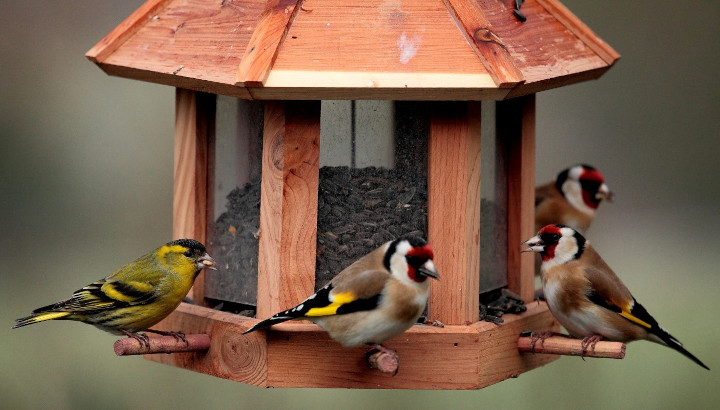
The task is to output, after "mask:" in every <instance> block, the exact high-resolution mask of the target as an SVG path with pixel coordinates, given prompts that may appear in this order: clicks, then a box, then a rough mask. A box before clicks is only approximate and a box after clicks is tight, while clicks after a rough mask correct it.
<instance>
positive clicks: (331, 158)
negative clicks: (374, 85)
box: [315, 101, 430, 289]
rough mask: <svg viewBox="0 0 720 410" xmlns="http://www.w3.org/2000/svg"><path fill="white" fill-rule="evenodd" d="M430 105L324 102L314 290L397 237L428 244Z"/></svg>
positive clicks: (321, 121) (385, 102) (378, 102)
mask: <svg viewBox="0 0 720 410" xmlns="http://www.w3.org/2000/svg"><path fill="white" fill-rule="evenodd" d="M423 109H424V105H422V104H418V103H405V102H393V101H323V102H322V105H321V114H320V181H319V183H320V186H319V189H318V224H317V260H316V278H315V287H316V288H318V289H319V288H321V287H322V286H324V285H325V284H326V283H327V282H328V281H329V280H330V279H332V278H333V277H334V276H335V275H336V274H337V273H339V272H340V271H342V270H343V269H344V268H345V267H347V266H349V265H350V264H351V263H352V262H354V261H355V260H357V259H359V258H360V257H362V256H363V255H365V254H367V253H369V252H370V251H372V250H374V249H376V248H378V247H379V246H381V245H382V244H383V243H385V242H387V241H390V240H393V239H394V238H396V237H398V236H401V235H405V234H413V235H418V236H421V237H423V238H426V237H427V135H428V131H429V118H430V116H429V113H428V112H427V110H424V111H425V112H422V111H423Z"/></svg>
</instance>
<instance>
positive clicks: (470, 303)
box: [428, 102, 480, 325]
mask: <svg viewBox="0 0 720 410" xmlns="http://www.w3.org/2000/svg"><path fill="white" fill-rule="evenodd" d="M428 239H429V242H430V244H431V246H432V247H433V249H434V251H435V264H436V266H437V268H438V271H439V272H440V280H439V281H433V283H432V285H431V286H432V287H431V291H430V307H429V318H430V319H433V320H439V321H441V322H443V323H445V324H451V325H464V324H469V323H473V322H477V321H478V317H479V308H480V307H479V289H480V102H469V103H468V102H438V103H433V106H432V114H431V119H430V136H429V143H428Z"/></svg>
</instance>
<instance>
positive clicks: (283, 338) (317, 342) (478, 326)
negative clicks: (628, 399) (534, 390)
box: [145, 302, 560, 389]
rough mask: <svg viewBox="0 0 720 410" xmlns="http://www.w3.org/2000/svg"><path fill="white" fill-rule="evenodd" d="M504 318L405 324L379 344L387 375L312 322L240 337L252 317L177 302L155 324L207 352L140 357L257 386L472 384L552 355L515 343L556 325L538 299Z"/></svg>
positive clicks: (453, 386) (544, 360)
mask: <svg viewBox="0 0 720 410" xmlns="http://www.w3.org/2000/svg"><path fill="white" fill-rule="evenodd" d="M504 318H505V323H503V324H501V325H499V326H498V325H495V324H492V323H488V322H477V323H474V324H472V325H470V326H446V327H444V328H439V327H434V326H425V325H415V326H413V327H412V328H410V329H409V330H408V331H406V332H405V333H403V334H401V335H398V336H396V337H395V338H393V339H391V340H389V341H387V342H386V343H385V345H386V346H387V347H388V348H390V349H393V350H395V351H396V352H397V354H398V356H399V357H400V365H399V370H398V373H397V375H395V376H393V375H392V374H384V373H381V372H380V371H378V370H374V369H371V368H370V367H369V366H368V363H367V360H366V357H365V353H366V351H367V348H344V347H342V346H341V345H340V344H338V343H336V342H335V341H333V340H331V339H330V338H329V337H328V336H327V334H326V333H325V332H324V331H323V330H322V329H321V328H320V327H318V326H316V325H314V324H308V323H298V322H286V323H282V324H280V325H276V326H273V327H272V330H267V331H257V332H253V333H250V334H248V335H242V332H243V331H245V330H246V329H248V328H249V327H250V326H251V325H252V324H254V323H256V322H257V320H255V319H250V318H246V317H243V316H239V315H235V314H231V313H226V312H220V311H215V310H211V309H208V308H203V307H199V306H195V305H188V304H185V303H183V304H181V305H180V307H179V308H178V309H177V310H176V311H175V312H173V313H172V314H171V315H170V316H168V317H167V318H165V320H163V321H162V322H160V323H159V324H158V325H157V326H155V328H157V329H160V330H183V331H185V332H187V333H206V334H208V335H209V336H210V339H211V345H210V349H209V350H208V351H207V352H206V353H200V352H195V353H174V354H170V355H146V356H145V358H147V359H150V360H153V361H157V362H160V363H165V364H169V365H173V366H178V367H183V368H186V369H189V370H193V371H198V372H202V373H206V374H209V375H212V376H216V377H222V378H226V379H231V380H235V381H239V382H242V383H247V384H252V385H256V386H263V387H329V388H382V389H478V388H482V387H485V386H489V385H491V384H494V383H497V382H499V381H502V380H504V379H507V378H509V377H516V376H517V375H519V374H521V373H523V372H526V371H528V370H531V369H533V368H535V367H538V366H542V365H544V364H546V363H548V362H550V361H552V360H555V359H557V357H558V356H554V355H544V354H543V355H540V354H538V355H532V354H521V353H519V352H518V348H517V346H518V338H519V335H520V333H521V332H522V331H524V330H532V331H545V330H553V331H559V330H560V327H559V325H558V324H557V322H556V321H555V320H554V319H553V317H552V315H551V314H550V311H549V310H548V309H547V305H546V304H545V303H540V302H533V303H532V304H530V305H529V306H528V311H527V312H525V313H523V314H521V315H506V316H504Z"/></svg>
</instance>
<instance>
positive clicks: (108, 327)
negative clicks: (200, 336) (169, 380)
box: [13, 239, 215, 348]
mask: <svg viewBox="0 0 720 410" xmlns="http://www.w3.org/2000/svg"><path fill="white" fill-rule="evenodd" d="M214 265H215V261H214V260H213V259H212V258H211V257H210V255H208V254H207V252H206V251H205V246H203V244H201V243H200V242H198V241H196V240H193V239H178V240H176V241H172V242H169V243H167V244H165V245H163V246H161V247H159V248H157V249H155V250H154V251H152V252H150V253H148V254H146V255H143V256H141V257H140V258H138V259H137V260H135V261H134V262H131V263H130V264H128V265H126V266H124V267H122V268H120V269H118V270H117V271H115V272H114V273H113V274H112V275H110V276H108V277H106V278H105V279H100V280H98V281H96V282H93V283H91V284H89V285H87V286H85V287H84V288H82V289H79V290H77V291H75V292H74V293H73V295H72V297H71V298H70V299H67V300H64V301H61V302H58V303H54V304H52V305H48V306H45V307H41V308H38V309H35V310H33V311H32V314H31V315H30V316H28V317H24V318H21V319H17V320H16V321H15V325H14V326H13V329H15V328H18V327H22V326H27V325H30V324H33V323H38V322H43V321H45V320H52V319H59V320H77V321H79V322H84V323H89V324H91V325H95V326H97V327H98V328H100V329H102V330H105V331H108V332H110V333H113V334H125V335H126V336H128V337H132V338H134V339H136V340H137V341H138V342H139V343H141V344H144V345H145V346H146V347H148V348H149V347H150V345H149V339H148V337H147V335H145V334H139V333H137V332H140V331H145V332H151V333H157V334H161V335H170V336H175V337H176V338H178V339H183V340H184V339H185V336H184V334H183V333H182V332H165V331H160V330H152V329H150V327H151V326H153V325H155V324H156V323H158V322H159V321H161V320H162V319H164V318H165V317H166V316H168V315H169V314H170V313H172V311H173V310H175V308H177V307H178V305H179V304H180V302H182V300H183V298H184V297H185V295H187V293H188V292H189V291H190V288H191V287H192V285H193V282H194V281H195V278H196V277H197V275H198V274H199V273H200V271H201V270H202V269H204V268H209V269H215V266H214Z"/></svg>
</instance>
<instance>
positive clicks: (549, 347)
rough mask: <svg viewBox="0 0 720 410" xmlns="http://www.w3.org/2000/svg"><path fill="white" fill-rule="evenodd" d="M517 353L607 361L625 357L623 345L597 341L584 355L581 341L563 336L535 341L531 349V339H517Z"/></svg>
mask: <svg viewBox="0 0 720 410" xmlns="http://www.w3.org/2000/svg"><path fill="white" fill-rule="evenodd" d="M518 351H519V352H521V353H544V354H560V355H566V356H583V357H602V358H607V359H622V358H624V357H625V343H621V342H606V341H599V342H597V343H596V344H595V346H592V345H591V346H589V347H588V348H587V350H586V351H585V353H583V351H582V340H580V339H573V338H570V337H564V336H552V337H548V338H546V339H545V340H540V339H538V340H536V341H535V347H534V348H532V338H530V337H521V338H519V339H518Z"/></svg>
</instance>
